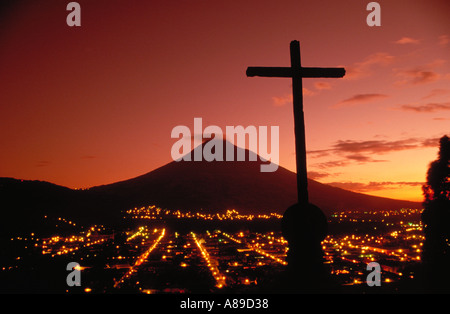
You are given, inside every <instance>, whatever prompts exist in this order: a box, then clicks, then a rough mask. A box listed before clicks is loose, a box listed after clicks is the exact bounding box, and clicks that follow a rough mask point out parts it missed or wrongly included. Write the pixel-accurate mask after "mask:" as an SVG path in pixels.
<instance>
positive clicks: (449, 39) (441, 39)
mask: <svg viewBox="0 0 450 314" xmlns="http://www.w3.org/2000/svg"><path fill="white" fill-rule="evenodd" d="M448 43H450V36H449V35H441V36H439V45H441V46H445V45H447V44H448Z"/></svg>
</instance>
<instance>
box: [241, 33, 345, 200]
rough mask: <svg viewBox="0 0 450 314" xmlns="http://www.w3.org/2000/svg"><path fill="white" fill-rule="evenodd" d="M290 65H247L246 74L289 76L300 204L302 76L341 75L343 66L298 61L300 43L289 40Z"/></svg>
mask: <svg viewBox="0 0 450 314" xmlns="http://www.w3.org/2000/svg"><path fill="white" fill-rule="evenodd" d="M290 48H291V67H248V68H247V72H246V73H247V76H249V77H253V76H262V77H291V78H292V95H293V105H294V128H295V151H296V162H297V195H298V202H299V203H300V204H304V205H306V204H308V203H309V199H308V179H307V172H306V144H305V121H304V114H303V87H302V78H303V77H330V78H331V77H336V78H337V77H343V76H344V75H345V69H344V68H309V67H302V65H301V62H300V43H299V42H298V41H296V40H294V41H292V42H291V46H290Z"/></svg>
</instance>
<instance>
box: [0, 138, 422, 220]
mask: <svg viewBox="0 0 450 314" xmlns="http://www.w3.org/2000/svg"><path fill="white" fill-rule="evenodd" d="M214 141H220V142H218V143H217V144H218V145H223V146H222V147H223V148H224V149H223V153H224V154H225V152H226V151H227V150H233V152H234V156H235V158H234V160H235V161H226V159H225V158H223V160H224V161H206V160H202V161H194V158H193V156H194V154H195V151H196V150H199V149H201V150H203V149H204V146H205V143H203V144H202V145H199V146H197V147H196V148H194V150H192V151H191V152H190V153H189V154H188V155H189V156H188V157H190V160H191V161H185V160H180V161H172V162H170V163H168V164H166V165H164V166H162V167H160V168H157V169H155V170H153V171H151V172H148V173H146V174H143V175H141V176H138V177H135V178H132V179H129V180H125V181H120V182H116V183H112V184H107V185H101V186H95V187H91V188H90V189H87V190H72V189H69V188H66V187H62V186H58V185H55V184H52V183H48V182H43V181H26V180H18V179H12V178H0V199H1V201H0V202H1V203H2V206H1V208H2V215H3V217H4V219H2V222H3V223H4V226H11V224H9V220H10V219H9V218H11V217H15V218H17V219H19V220H20V221H21V222H22V221H23V220H24V219H25V217H26V218H27V219H28V220H30V222H31V223H33V219H34V218H35V217H38V216H39V215H42V214H47V213H51V214H54V215H61V216H63V217H71V218H72V219H79V220H81V221H90V220H92V221H95V222H99V223H102V222H105V221H111V220H115V221H117V220H118V219H120V218H121V217H122V212H123V211H124V210H127V209H129V208H133V207H139V206H148V205H156V206H158V207H161V208H168V209H173V210H185V211H187V210H192V211H197V210H202V211H206V212H211V213H214V212H220V211H223V210H227V209H236V210H238V211H239V212H241V213H245V214H264V213H272V212H273V213H279V214H283V213H284V211H285V210H286V209H287V208H288V207H289V206H291V205H292V204H294V203H296V202H297V181H296V174H295V173H294V172H292V171H289V170H287V169H285V168H283V167H278V169H277V170H276V171H274V172H261V168H260V165H261V164H262V163H268V161H265V160H264V159H262V158H261V157H259V156H258V155H256V154H255V153H253V152H251V151H249V150H245V149H242V148H238V147H236V146H234V145H233V144H231V143H230V142H228V141H225V140H216V139H214ZM239 152H240V153H243V154H244V156H245V158H244V161H237V160H238V159H237V156H238V154H239ZM251 157H252V159H256V161H250V160H252V159H251ZM185 159H189V158H185ZM308 191H309V199H310V202H311V203H313V204H315V205H316V206H318V207H319V208H321V209H322V211H323V212H324V213H325V214H326V215H327V216H329V215H330V214H331V213H333V212H335V211H338V210H383V209H390V210H392V209H401V208H422V204H421V203H418V202H410V201H402V200H394V199H389V198H382V197H375V196H369V195H365V194H361V193H355V192H351V191H347V190H344V189H341V188H336V187H332V186H329V185H326V184H322V183H319V182H317V181H314V180H308Z"/></svg>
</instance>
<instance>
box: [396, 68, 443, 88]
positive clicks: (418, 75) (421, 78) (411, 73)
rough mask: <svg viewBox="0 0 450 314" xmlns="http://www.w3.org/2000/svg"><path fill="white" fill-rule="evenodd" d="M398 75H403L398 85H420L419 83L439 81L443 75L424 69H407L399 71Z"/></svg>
mask: <svg viewBox="0 0 450 314" xmlns="http://www.w3.org/2000/svg"><path fill="white" fill-rule="evenodd" d="M397 76H400V77H402V78H403V79H402V80H399V81H397V82H396V83H395V84H396V85H406V84H412V85H418V84H427V83H431V82H435V81H437V80H438V79H439V78H440V77H441V75H440V74H439V73H436V72H434V71H424V70H421V69H414V70H407V71H399V72H398V73H397Z"/></svg>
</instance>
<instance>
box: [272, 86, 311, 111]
mask: <svg viewBox="0 0 450 314" xmlns="http://www.w3.org/2000/svg"><path fill="white" fill-rule="evenodd" d="M315 94H316V93H314V92H313V91H311V90H309V89H307V88H306V87H303V95H304V96H314V95H315ZM272 101H273V105H274V106H276V107H281V106H284V105H286V104H292V94H289V95H285V96H274V97H272Z"/></svg>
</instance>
